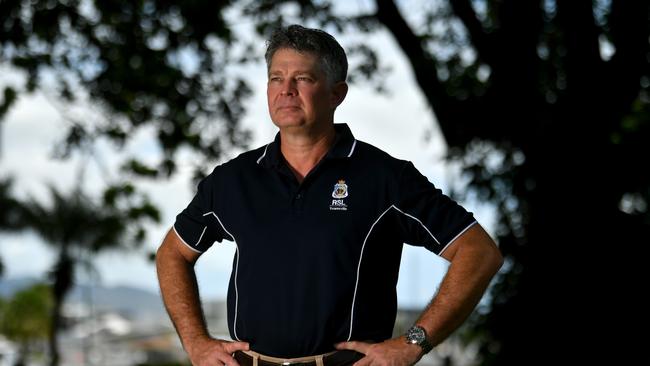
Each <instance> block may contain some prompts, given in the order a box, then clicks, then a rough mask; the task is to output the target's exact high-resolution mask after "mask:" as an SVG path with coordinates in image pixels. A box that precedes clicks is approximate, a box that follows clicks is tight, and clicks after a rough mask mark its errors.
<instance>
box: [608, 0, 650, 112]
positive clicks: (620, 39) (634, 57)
mask: <svg viewBox="0 0 650 366" xmlns="http://www.w3.org/2000/svg"><path fill="white" fill-rule="evenodd" d="M649 13H650V4H648V3H647V2H644V1H620V0H613V1H612V10H611V14H610V22H609V26H610V29H611V41H612V43H613V45H614V47H615V48H616V53H615V54H614V55H613V56H612V58H611V60H610V61H609V62H608V63H607V65H606V67H607V68H609V70H608V71H609V72H608V73H607V75H612V77H611V79H610V80H609V83H608V89H609V90H608V94H613V95H615V96H616V97H617V98H616V100H618V105H616V106H615V109H616V110H619V111H628V110H629V106H630V104H631V103H632V102H633V101H634V100H635V99H636V98H637V97H638V91H639V80H640V78H641V76H642V75H643V73H644V71H646V70H647V68H648V60H647V59H646V54H647V53H648V52H650V45H649V44H648V37H650V22H648V14H649ZM613 109H614V108H613Z"/></svg>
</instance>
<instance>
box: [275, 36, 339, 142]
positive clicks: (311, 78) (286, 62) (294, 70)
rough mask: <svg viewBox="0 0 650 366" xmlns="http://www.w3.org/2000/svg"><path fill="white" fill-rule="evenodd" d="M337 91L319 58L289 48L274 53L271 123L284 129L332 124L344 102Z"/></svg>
mask: <svg viewBox="0 0 650 366" xmlns="http://www.w3.org/2000/svg"><path fill="white" fill-rule="evenodd" d="M339 84H345V83H339ZM345 88H346V91H347V86H346V87H345ZM338 89H340V87H338ZM336 90H337V87H334V88H332V87H331V86H330V85H329V83H328V81H327V78H326V76H325V73H324V72H323V71H322V70H321V67H320V65H319V63H318V59H317V57H316V56H315V55H313V54H310V53H298V52H296V51H294V50H292V49H287V48H282V49H279V50H277V51H276V52H275V54H273V57H272V58H271V66H270V67H269V80H268V84H267V88H266V95H267V100H268V105H269V114H270V115H271V120H273V123H274V124H275V125H276V126H278V127H280V128H281V129H282V128H291V127H317V128H318V127H321V126H324V125H325V124H327V123H331V122H332V119H333V115H334V109H335V108H336V106H337V105H338V104H339V103H340V102H341V101H342V98H339V96H338V93H337V91H336ZM343 96H345V93H344V94H343Z"/></svg>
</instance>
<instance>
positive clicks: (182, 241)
mask: <svg viewBox="0 0 650 366" xmlns="http://www.w3.org/2000/svg"><path fill="white" fill-rule="evenodd" d="M172 229H174V232H175V233H176V236H177V237H178V238H179V239H180V240H181V243H183V244H185V245H186V246H187V247H188V248H190V249H192V250H193V251H195V252H197V253H203V252H202V251H200V250H196V249H194V248H193V247H192V246H191V245H189V244H187V242H185V239H183V237H182V236H181V234H179V233H178V231H177V230H176V226H173V225H172Z"/></svg>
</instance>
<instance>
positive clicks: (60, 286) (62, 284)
mask: <svg viewBox="0 0 650 366" xmlns="http://www.w3.org/2000/svg"><path fill="white" fill-rule="evenodd" d="M73 270H74V268H73V261H72V259H71V258H70V256H69V255H68V252H67V246H66V245H64V246H63V247H62V249H61V252H60V254H59V260H58V262H57V264H56V265H55V267H54V270H53V271H52V275H53V277H54V285H53V286H52V291H53V298H54V306H53V309H52V327H51V329H50V334H49V349H50V366H58V365H59V360H60V355H59V344H58V343H59V342H58V335H57V334H58V331H59V330H60V329H61V327H62V326H63V324H62V316H61V308H62V306H63V301H64V300H65V295H66V294H67V293H68V291H69V290H70V288H71V287H72V281H73Z"/></svg>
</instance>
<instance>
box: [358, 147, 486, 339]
mask: <svg viewBox="0 0 650 366" xmlns="http://www.w3.org/2000/svg"><path fill="white" fill-rule="evenodd" d="M355 142H356V140H355ZM353 149H354V147H353ZM391 208H394V209H395V210H397V211H398V212H400V213H401V214H403V215H404V216H406V217H410V218H412V219H413V220H415V221H417V222H418V223H419V224H420V225H421V226H422V227H423V228H424V230H426V231H427V233H429V235H431V237H432V238H433V240H434V241H435V242H436V243H438V245H440V241H438V239H436V237H435V236H433V234H432V233H431V231H429V228H427V227H426V226H425V225H424V224H423V223H422V221H420V220H419V219H418V218H417V217H415V216H413V215H410V214H407V213H406V212H404V211H402V210H400V209H399V208H398V207H397V206H395V205H390V207H388V208H387V209H386V210H385V211H384V212H382V213H381V215H379V217H378V218H377V220H375V222H373V223H372V225H371V226H370V230H369V231H368V234H366V238H365V239H363V245H362V246H361V256H359V264H358V265H357V280H356V282H355V284H354V295H353V296H352V310H351V311H350V333H349V334H348V339H347V340H348V341H350V339H352V325H353V324H354V304H355V302H356V300H357V290H358V289H359V274H360V272H361V260H362V258H363V252H364V250H365V248H366V242H367V241H368V238H369V237H370V233H371V232H372V230H373V229H374V228H375V225H377V223H378V222H379V220H381V218H382V217H384V215H385V214H386V212H388V211H389V210H390V209H391ZM474 224H476V221H474V222H473V223H471V224H470V225H469V226H468V227H466V228H465V229H464V230H463V231H461V232H460V233H459V234H458V235H456V236H455V237H454V238H453V239H452V240H451V241H450V242H449V243H448V244H447V245H446V246H445V247H444V248H443V249H442V251H444V250H445V249H447V247H448V246H449V244H451V243H452V242H453V241H454V240H456V238H458V237H459V236H460V235H461V234H463V233H464V232H465V231H467V229H469V228H470V227H471V226H472V225H474ZM442 251H440V253H438V255H440V254H442Z"/></svg>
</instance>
